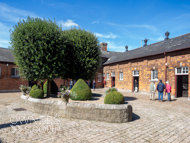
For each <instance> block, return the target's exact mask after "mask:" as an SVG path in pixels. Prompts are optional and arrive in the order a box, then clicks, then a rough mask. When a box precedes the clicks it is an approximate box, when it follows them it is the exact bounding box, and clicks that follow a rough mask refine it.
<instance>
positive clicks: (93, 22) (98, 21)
mask: <svg viewBox="0 0 190 143" xmlns="http://www.w3.org/2000/svg"><path fill="white" fill-rule="evenodd" d="M100 20H102V18H100V19H97V20H94V21H92V23H91V24H95V23H97V24H98V23H100Z"/></svg>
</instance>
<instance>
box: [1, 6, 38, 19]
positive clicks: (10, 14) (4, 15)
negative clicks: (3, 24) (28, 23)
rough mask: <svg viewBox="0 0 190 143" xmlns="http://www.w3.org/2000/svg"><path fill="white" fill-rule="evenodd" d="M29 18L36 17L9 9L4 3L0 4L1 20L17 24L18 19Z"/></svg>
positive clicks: (23, 11)
mask: <svg viewBox="0 0 190 143" xmlns="http://www.w3.org/2000/svg"><path fill="white" fill-rule="evenodd" d="M28 16H30V17H38V16H37V15H36V14H34V13H31V12H28V11H25V10H21V9H17V8H14V7H11V6H9V5H7V4H5V3H0V18H1V20H5V21H10V22H18V21H19V19H26V18H27V17H28Z"/></svg>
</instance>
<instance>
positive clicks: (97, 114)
mask: <svg viewBox="0 0 190 143" xmlns="http://www.w3.org/2000/svg"><path fill="white" fill-rule="evenodd" d="M21 101H22V106H23V108H26V109H27V110H29V111H32V112H36V113H39V114H43V115H51V116H56V117H63V118H72V119H83V120H94V121H103V122H112V123H126V122H129V121H131V120H132V106H131V105H129V104H123V105H108V104H86V103H74V102H69V103H67V104H66V103H65V102H62V101H50V100H44V99H35V98H31V97H28V96H24V95H22V96H21Z"/></svg>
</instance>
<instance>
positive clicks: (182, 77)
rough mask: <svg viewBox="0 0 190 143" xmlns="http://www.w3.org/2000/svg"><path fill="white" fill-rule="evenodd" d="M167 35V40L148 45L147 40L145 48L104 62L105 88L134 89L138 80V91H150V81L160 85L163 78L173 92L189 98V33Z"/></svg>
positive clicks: (176, 95)
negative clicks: (170, 36)
mask: <svg viewBox="0 0 190 143" xmlns="http://www.w3.org/2000/svg"><path fill="white" fill-rule="evenodd" d="M165 35H166V38H165V40H164V41H161V42H157V43H154V44H150V45H147V44H146V42H147V40H144V42H145V45H144V46H143V47H140V48H137V49H134V50H130V51H128V50H126V52H125V53H121V54H119V55H116V56H111V57H110V58H109V59H108V60H107V61H106V62H105V63H104V64H103V74H104V75H105V78H106V83H105V87H113V86H115V87H116V88H118V89H126V90H129V91H134V80H135V79H136V80H137V82H138V90H139V91H140V92H149V85H150V81H155V83H156V85H157V83H158V81H159V79H162V81H163V82H164V83H165V82H166V81H167V80H168V81H169V83H170V85H171V86H172V93H171V95H173V96H175V97H190V90H189V88H190V78H189V72H190V71H189V67H190V33H188V34H185V35H182V36H179V37H175V38H171V39H169V38H168V35H169V33H167V32H166V34H165Z"/></svg>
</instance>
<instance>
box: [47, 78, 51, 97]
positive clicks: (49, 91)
mask: <svg viewBox="0 0 190 143" xmlns="http://www.w3.org/2000/svg"><path fill="white" fill-rule="evenodd" d="M47 82H48V83H47V97H50V94H51V79H48V80H47Z"/></svg>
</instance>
